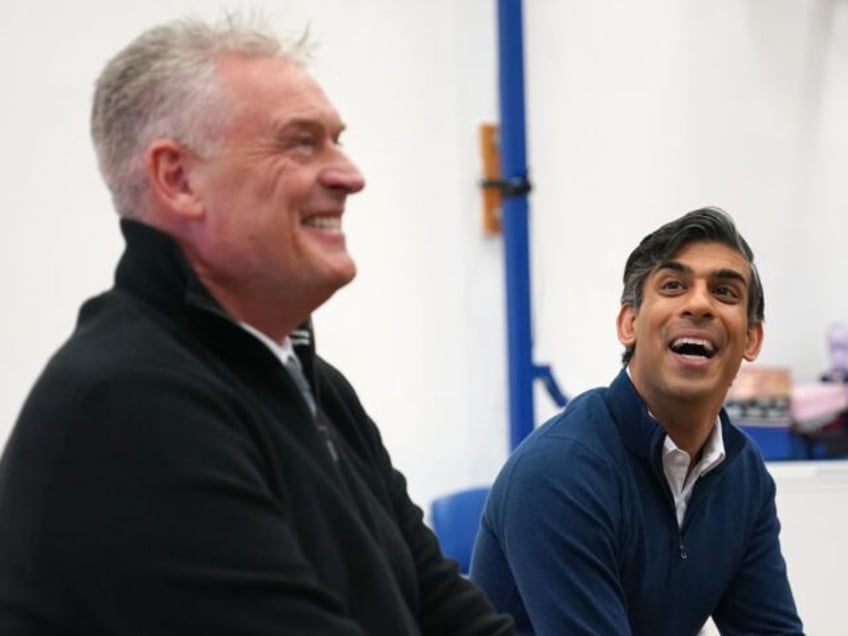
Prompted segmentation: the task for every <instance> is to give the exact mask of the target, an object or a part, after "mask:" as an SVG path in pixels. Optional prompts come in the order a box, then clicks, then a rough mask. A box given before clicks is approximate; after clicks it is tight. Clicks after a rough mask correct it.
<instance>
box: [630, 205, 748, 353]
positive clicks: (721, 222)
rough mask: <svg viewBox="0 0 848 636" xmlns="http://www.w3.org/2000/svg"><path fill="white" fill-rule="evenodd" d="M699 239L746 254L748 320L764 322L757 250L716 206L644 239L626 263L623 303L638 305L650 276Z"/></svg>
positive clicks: (700, 211) (670, 223)
mask: <svg viewBox="0 0 848 636" xmlns="http://www.w3.org/2000/svg"><path fill="white" fill-rule="evenodd" d="M700 241H714V242H716V243H723V244H724V245H727V246H728V247H731V248H733V249H735V250H736V251H738V252H739V253H740V254H742V256H744V257H745V260H746V261H748V265H750V267H751V280H750V282H749V284H748V323H749V324H755V323H758V322H762V321H763V320H764V319H765V300H764V298H763V286H762V283H761V282H760V275H759V274H758V273H757V268H756V266H755V265H754V253H753V252H752V251H751V247H750V246H749V245H748V242H747V241H746V240H745V239H744V238H743V237H742V235H741V234H739V231H738V230H737V229H736V225H735V224H734V223H733V219H731V218H730V216H729V215H728V214H727V212H725V211H724V210H721V209H720V208H714V207H708V208H701V209H699V210H693V211H692V212H688V213H687V214H684V215H683V216H681V217H680V218H679V219H675V220H674V221H671V222H669V223H666V224H665V225H663V226H662V227H660V228H659V229H658V230H655V231H654V232H651V233H650V234H648V235H647V236H646V237H645V238H643V239H642V242H641V243H639V246H638V247H637V248H636V249H635V250H633V252H631V254H630V256H629V257H628V258H627V264H626V265H625V266H624V289H623V290H622V292H621V302H622V304H624V305H630V306H631V307H633V308H634V309H639V307H640V306H641V305H642V293H643V288H644V285H645V280H646V279H647V278H648V276H650V274H651V273H652V272H653V271H654V270H656V268H657V267H659V266H660V265H662V264H663V263H666V262H668V260H669V259H670V258H671V257H673V256H674V254H676V253H677V252H678V251H679V250H680V249H681V248H682V247H684V246H685V245H688V244H689V243H693V242H700ZM633 350H634V347H633V346H630V347H627V348H626V349H625V351H624V355H623V356H622V362H623V363H624V364H627V363H628V362H630V358H631V357H633Z"/></svg>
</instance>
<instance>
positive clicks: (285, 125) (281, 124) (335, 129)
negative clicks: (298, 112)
mask: <svg viewBox="0 0 848 636" xmlns="http://www.w3.org/2000/svg"><path fill="white" fill-rule="evenodd" d="M333 123H334V124H338V125H337V126H336V125H332V126H328V125H327V122H325V121H323V120H322V119H321V118H318V117H315V118H313V117H297V118H294V119H284V120H277V121H274V122H273V124H272V129H273V130H274V131H275V132H276V133H277V134H280V133H284V132H286V131H288V130H304V129H306V130H322V131H323V130H326V131H329V132H330V133H331V134H332V135H334V136H338V135H341V134H342V133H343V132H344V131H345V128H346V126H345V124H344V122H341V121H337V122H333Z"/></svg>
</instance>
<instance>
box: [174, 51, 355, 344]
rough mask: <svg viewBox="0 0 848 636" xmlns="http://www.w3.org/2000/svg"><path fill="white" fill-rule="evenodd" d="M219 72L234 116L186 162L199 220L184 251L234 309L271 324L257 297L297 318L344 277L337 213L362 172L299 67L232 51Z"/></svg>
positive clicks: (350, 270)
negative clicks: (206, 148)
mask: <svg viewBox="0 0 848 636" xmlns="http://www.w3.org/2000/svg"><path fill="white" fill-rule="evenodd" d="M218 71H219V78H220V81H221V84H222V86H223V89H224V91H225V94H226V95H228V96H229V98H230V99H231V100H232V101H233V103H234V104H235V108H236V115H235V117H234V118H233V119H232V121H231V122H230V124H229V125H228V127H227V128H226V129H225V130H224V132H223V135H222V137H221V138H220V141H219V143H218V144H217V145H216V147H215V150H214V152H212V153H211V154H210V156H196V157H194V158H193V159H192V161H191V163H190V168H189V174H188V180H189V181H190V184H191V190H192V192H193V193H194V194H195V195H196V197H197V201H198V209H199V213H198V214H199V216H200V217H202V223H201V224H200V229H196V230H195V231H194V232H193V235H192V239H191V240H190V241H187V243H188V244H189V246H188V248H187V250H186V251H187V253H188V256H189V259H190V260H191V262H192V265H193V266H194V268H195V270H196V271H197V273H198V275H199V277H200V278H201V280H202V281H203V282H204V284H205V285H206V286H207V287H208V288H209V289H210V291H211V292H212V293H213V295H215V296H216V297H217V298H218V300H219V302H222V304H223V305H224V306H225V307H226V308H227V309H228V310H230V311H231V313H233V314H234V315H235V316H236V318H238V319H241V320H246V321H247V322H250V323H251V324H254V325H255V326H257V327H258V328H260V329H263V330H264V331H275V328H274V327H269V328H267V329H266V328H264V327H266V326H267V325H265V324H263V323H265V322H270V323H274V322H278V321H277V320H276V318H273V317H268V316H265V317H257V318H253V314H262V313H263V311H264V310H263V308H262V307H261V305H265V307H266V308H267V307H273V306H282V305H285V306H288V307H290V308H291V311H292V312H294V313H297V314H298V316H297V317H296V318H297V320H295V322H297V321H299V320H303V319H304V318H305V317H306V316H307V315H308V314H309V313H310V312H311V311H312V310H314V309H315V307H317V306H318V305H320V304H321V303H322V302H324V301H325V300H326V299H327V298H329V297H330V295H332V293H333V292H335V291H336V290H337V289H338V288H340V287H342V286H343V285H345V284H346V283H348V282H349V281H350V280H351V279H353V277H354V274H355V272H356V267H355V265H354V262H353V259H352V258H351V257H350V255H349V254H348V252H347V248H346V244H345V236H344V234H343V232H342V229H341V222H342V215H343V213H344V209H345V201H346V198H347V196H348V195H349V194H353V193H355V192H358V191H359V190H361V189H362V188H363V187H364V180H363V178H362V175H361V174H360V173H359V171H358V169H357V168H356V166H355V165H354V164H353V163H352V162H351V161H350V160H349V159H348V158H347V156H346V155H345V154H344V153H343V152H342V150H341V148H340V146H339V137H340V135H341V133H342V130H343V129H344V126H343V124H342V122H341V120H340V119H339V115H338V113H337V112H336V111H335V109H334V108H333V107H332V105H331V104H330V103H329V101H328V100H327V97H326V96H325V95H324V93H323V91H322V90H321V88H320V87H319V86H318V84H317V83H316V82H315V81H314V80H313V79H312V78H311V77H310V76H309V75H308V74H307V73H306V71H304V70H303V69H302V68H300V67H299V66H297V65H295V64H293V63H291V62H288V61H285V60H281V59H276V58H249V57H238V56H233V57H227V58H223V59H222V60H220V62H219V65H218ZM256 323H260V324H256ZM287 327H288V325H287ZM273 336H274V337H276V336H277V334H273Z"/></svg>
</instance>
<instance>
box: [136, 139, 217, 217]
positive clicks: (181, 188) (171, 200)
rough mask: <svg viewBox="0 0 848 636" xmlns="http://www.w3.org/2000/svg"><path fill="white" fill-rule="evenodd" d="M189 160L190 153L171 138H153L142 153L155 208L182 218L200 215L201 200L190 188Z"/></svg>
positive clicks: (201, 211)
mask: <svg viewBox="0 0 848 636" xmlns="http://www.w3.org/2000/svg"><path fill="white" fill-rule="evenodd" d="M192 161H193V157H192V155H191V153H190V152H189V151H188V150H187V149H186V148H185V147H183V146H182V145H180V144H179V143H177V142H176V141H174V140H173V139H157V140H155V141H154V142H153V143H151V144H150V146H148V148H147V152H146V153H145V170H146V173H147V180H148V183H149V184H150V190H151V193H152V194H153V197H154V199H155V200H156V207H157V209H159V210H160V211H162V212H164V213H166V214H172V215H176V216H177V217H178V218H179V219H182V220H190V219H198V218H200V217H202V216H203V214H204V207H203V202H202V201H201V200H200V197H198V196H197V192H196V191H195V190H194V188H192V183H191V179H190V173H191V170H190V168H191V165H192ZM174 220H176V219H174Z"/></svg>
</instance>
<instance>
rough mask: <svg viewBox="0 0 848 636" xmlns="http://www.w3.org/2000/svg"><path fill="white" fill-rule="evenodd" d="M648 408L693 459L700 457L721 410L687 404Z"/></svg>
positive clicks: (674, 440) (693, 461)
mask: <svg viewBox="0 0 848 636" xmlns="http://www.w3.org/2000/svg"><path fill="white" fill-rule="evenodd" d="M648 408H649V409H650V411H651V414H652V415H653V416H654V419H656V420H657V421H658V422H659V423H660V424H661V425H662V427H663V428H664V429H665V431H666V433H667V434H668V436H669V437H670V438H671V440H672V441H673V442H674V443H675V444H676V445H677V447H678V448H679V449H681V450H683V451H686V453H687V454H688V455H689V457H691V458H692V463H695V458H696V457H700V453H701V450H702V449H703V447H704V444H705V443H706V441H707V439H708V438H709V436H710V433H712V431H713V427H715V425H716V418H717V417H718V411H719V409H716V408H715V407H713V406H699V405H693V404H691V403H686V404H663V405H651V404H650V403H648Z"/></svg>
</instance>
